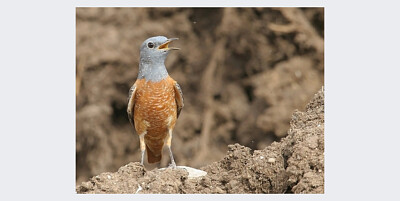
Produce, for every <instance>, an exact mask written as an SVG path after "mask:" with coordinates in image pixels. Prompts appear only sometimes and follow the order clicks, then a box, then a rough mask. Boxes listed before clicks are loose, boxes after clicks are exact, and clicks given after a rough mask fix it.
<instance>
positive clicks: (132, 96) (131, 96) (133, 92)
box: [126, 83, 136, 128]
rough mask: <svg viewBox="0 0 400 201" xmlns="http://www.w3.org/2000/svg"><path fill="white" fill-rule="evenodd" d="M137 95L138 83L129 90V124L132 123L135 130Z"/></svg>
mask: <svg viewBox="0 0 400 201" xmlns="http://www.w3.org/2000/svg"><path fill="white" fill-rule="evenodd" d="M135 95H136V83H135V84H134V85H133V86H132V87H131V89H130V90H129V95H128V108H127V109H126V111H127V112H128V118H129V122H131V124H132V126H133V127H134V128H135V122H134V119H133V112H134V107H135Z"/></svg>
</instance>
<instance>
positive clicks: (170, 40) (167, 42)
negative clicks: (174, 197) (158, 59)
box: [158, 38, 179, 50]
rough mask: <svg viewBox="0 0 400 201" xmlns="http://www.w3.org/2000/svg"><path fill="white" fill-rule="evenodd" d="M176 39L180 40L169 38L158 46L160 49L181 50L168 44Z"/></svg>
mask: <svg viewBox="0 0 400 201" xmlns="http://www.w3.org/2000/svg"><path fill="white" fill-rule="evenodd" d="M174 40H178V38H169V39H168V40H167V41H166V42H165V43H163V44H161V45H160V46H158V49H159V50H179V48H177V47H168V45H169V44H170V43H171V42H172V41H174Z"/></svg>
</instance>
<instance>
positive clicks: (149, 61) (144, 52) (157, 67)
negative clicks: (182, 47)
mask: <svg viewBox="0 0 400 201" xmlns="http://www.w3.org/2000/svg"><path fill="white" fill-rule="evenodd" d="M174 40H177V38H169V39H168V38H166V37H164V36H155V37H151V38H148V39H147V40H145V41H144V42H143V43H142V46H140V62H139V74H138V79H143V78H144V79H146V80H147V81H152V82H158V81H161V80H162V79H164V78H166V77H167V76H168V72H167V69H166V68H165V65H164V62H165V59H166V58H167V56H168V53H169V51H170V50H178V49H179V48H175V47H168V45H169V44H170V43H171V42H172V41H174Z"/></svg>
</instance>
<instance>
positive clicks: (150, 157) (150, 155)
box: [146, 145, 162, 163]
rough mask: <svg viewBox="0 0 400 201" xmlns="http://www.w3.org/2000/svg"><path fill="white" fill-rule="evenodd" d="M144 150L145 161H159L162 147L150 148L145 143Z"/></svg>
mask: <svg viewBox="0 0 400 201" xmlns="http://www.w3.org/2000/svg"><path fill="white" fill-rule="evenodd" d="M146 152H147V162H149V163H158V162H160V161H161V157H162V155H161V152H162V149H160V150H151V149H150V148H149V147H148V146H147V145H146Z"/></svg>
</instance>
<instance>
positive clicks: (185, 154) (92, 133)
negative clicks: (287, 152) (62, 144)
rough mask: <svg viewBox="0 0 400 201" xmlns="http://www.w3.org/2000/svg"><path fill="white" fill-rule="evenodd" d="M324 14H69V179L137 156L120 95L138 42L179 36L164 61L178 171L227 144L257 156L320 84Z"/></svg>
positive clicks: (214, 156) (215, 155)
mask: <svg viewBox="0 0 400 201" xmlns="http://www.w3.org/2000/svg"><path fill="white" fill-rule="evenodd" d="M323 17H324V9H323V8H221V9H219V8H77V9H76V45H77V47H76V64H77V66H76V73H77V74H76V87H77V88H76V177H77V178H76V180H77V183H81V182H82V181H85V180H88V179H89V178H90V177H92V176H94V175H98V174H100V173H102V172H106V171H108V172H114V171H116V170H117V169H118V168H119V167H121V166H122V165H124V164H128V163H129V162H132V161H139V160H140V151H139V139H138V136H137V135H136V133H134V132H133V128H132V126H131V125H130V124H129V121H128V118H127V114H126V106H127V102H126V99H127V95H128V91H129V88H130V87H131V85H132V84H133V83H134V82H135V80H136V76H137V72H138V60H139V47H140V45H141V43H142V42H143V41H144V40H145V39H147V38H148V37H150V36H156V35H164V36H166V37H179V38H180V39H179V41H175V42H174V46H176V47H180V48H181V51H176V52H173V53H171V54H170V55H169V56H168V58H167V61H166V67H167V69H168V72H169V74H170V75H171V77H173V78H174V79H175V80H176V81H177V82H178V83H179V84H180V86H181V88H182V90H183V93H184V97H185V107H184V108H183V110H182V112H181V115H180V117H179V119H178V121H177V124H176V127H175V130H174V137H173V140H172V149H173V152H174V156H175V160H176V161H177V163H178V164H179V165H186V166H191V167H195V168H199V167H203V166H205V165H208V164H210V163H212V162H215V161H218V160H221V158H223V157H224V155H225V154H226V152H227V151H228V150H227V147H228V146H227V145H229V144H234V143H239V144H241V145H244V146H247V147H249V148H251V149H258V150H262V149H264V148H265V147H266V146H267V145H270V144H271V143H272V142H274V141H278V140H279V139H281V138H282V137H284V136H286V134H287V130H288V128H289V121H290V116H291V114H292V112H293V111H294V110H295V109H296V108H304V107H305V105H306V104H307V102H308V100H310V98H311V97H312V95H313V94H314V93H315V92H316V91H318V89H319V88H320V87H321V86H322V85H323V82H324V76H323V74H324V66H323V63H324V57H323V54H324V53H323V36H324V18H323ZM166 156H168V155H166ZM168 160H169V157H164V158H163V160H162V162H161V164H160V166H161V167H165V166H166V165H167V164H168V162H169V161H168ZM147 167H148V166H147Z"/></svg>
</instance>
